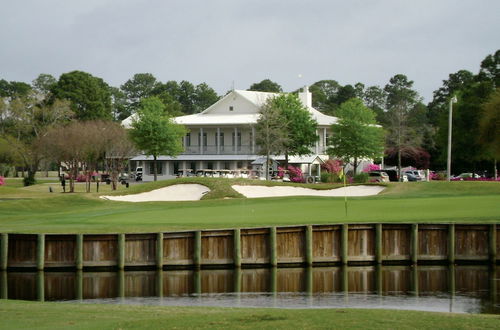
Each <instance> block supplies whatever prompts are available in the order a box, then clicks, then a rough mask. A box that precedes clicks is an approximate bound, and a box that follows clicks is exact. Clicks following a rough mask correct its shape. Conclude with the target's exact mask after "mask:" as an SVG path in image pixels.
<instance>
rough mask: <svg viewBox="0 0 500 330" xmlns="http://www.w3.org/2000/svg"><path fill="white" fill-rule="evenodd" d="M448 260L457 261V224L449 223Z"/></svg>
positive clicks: (451, 262) (450, 261)
mask: <svg viewBox="0 0 500 330" xmlns="http://www.w3.org/2000/svg"><path fill="white" fill-rule="evenodd" d="M448 262H449V263H450V264H454V263H455V224H454V223H452V224H449V225H448Z"/></svg>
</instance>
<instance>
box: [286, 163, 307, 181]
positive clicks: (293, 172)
mask: <svg viewBox="0 0 500 330" xmlns="http://www.w3.org/2000/svg"><path fill="white" fill-rule="evenodd" d="M288 175H289V176H290V181H292V182H304V173H302V170H301V169H300V168H298V167H294V166H291V165H289V166H288Z"/></svg>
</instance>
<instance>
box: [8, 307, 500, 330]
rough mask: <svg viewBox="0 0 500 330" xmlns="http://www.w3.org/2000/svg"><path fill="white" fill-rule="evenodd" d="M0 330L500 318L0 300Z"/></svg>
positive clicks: (489, 321)
mask: <svg viewBox="0 0 500 330" xmlns="http://www.w3.org/2000/svg"><path fill="white" fill-rule="evenodd" d="M0 319H1V320H2V321H1V322H0V329H19V328H24V329H34V328H36V329H160V328H172V329H173V328H178V329H193V328H207V329H221V328H232V329H234V328H246V329H326V328H329V329H331V328H342V329H498V325H499V324H500V316H499V315H481V314H478V315H473V314H452V313H430V312H414V311H395V310H390V311H389V310H363V309H333V310H332V309H308V310H305V309H263V308H248V309H245V308H212V307H162V306H130V305H84V304H61V303H37V302H23V301H2V300H0Z"/></svg>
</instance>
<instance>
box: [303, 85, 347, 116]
mask: <svg viewBox="0 0 500 330" xmlns="http://www.w3.org/2000/svg"><path fill="white" fill-rule="evenodd" d="M340 88H341V86H340V84H339V83H338V82H336V81H335V80H320V81H317V82H315V83H314V84H312V85H311V86H310V87H309V91H310V92H311V94H312V106H313V107H314V108H315V109H318V110H319V111H321V112H323V113H326V114H333V113H334V111H335V108H336V104H335V102H334V101H335V98H336V96H337V93H338V92H339V89H340Z"/></svg>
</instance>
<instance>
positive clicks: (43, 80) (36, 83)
mask: <svg viewBox="0 0 500 330" xmlns="http://www.w3.org/2000/svg"><path fill="white" fill-rule="evenodd" d="M55 84H57V79H56V78H54V76H52V75H50V74H47V73H41V74H39V75H38V77H36V78H35V79H34V80H33V81H32V82H31V85H32V86H33V89H34V90H35V91H36V92H37V93H38V94H40V95H42V96H43V97H47V96H48V95H49V93H50V91H51V90H52V88H53V87H54V86H55Z"/></svg>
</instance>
